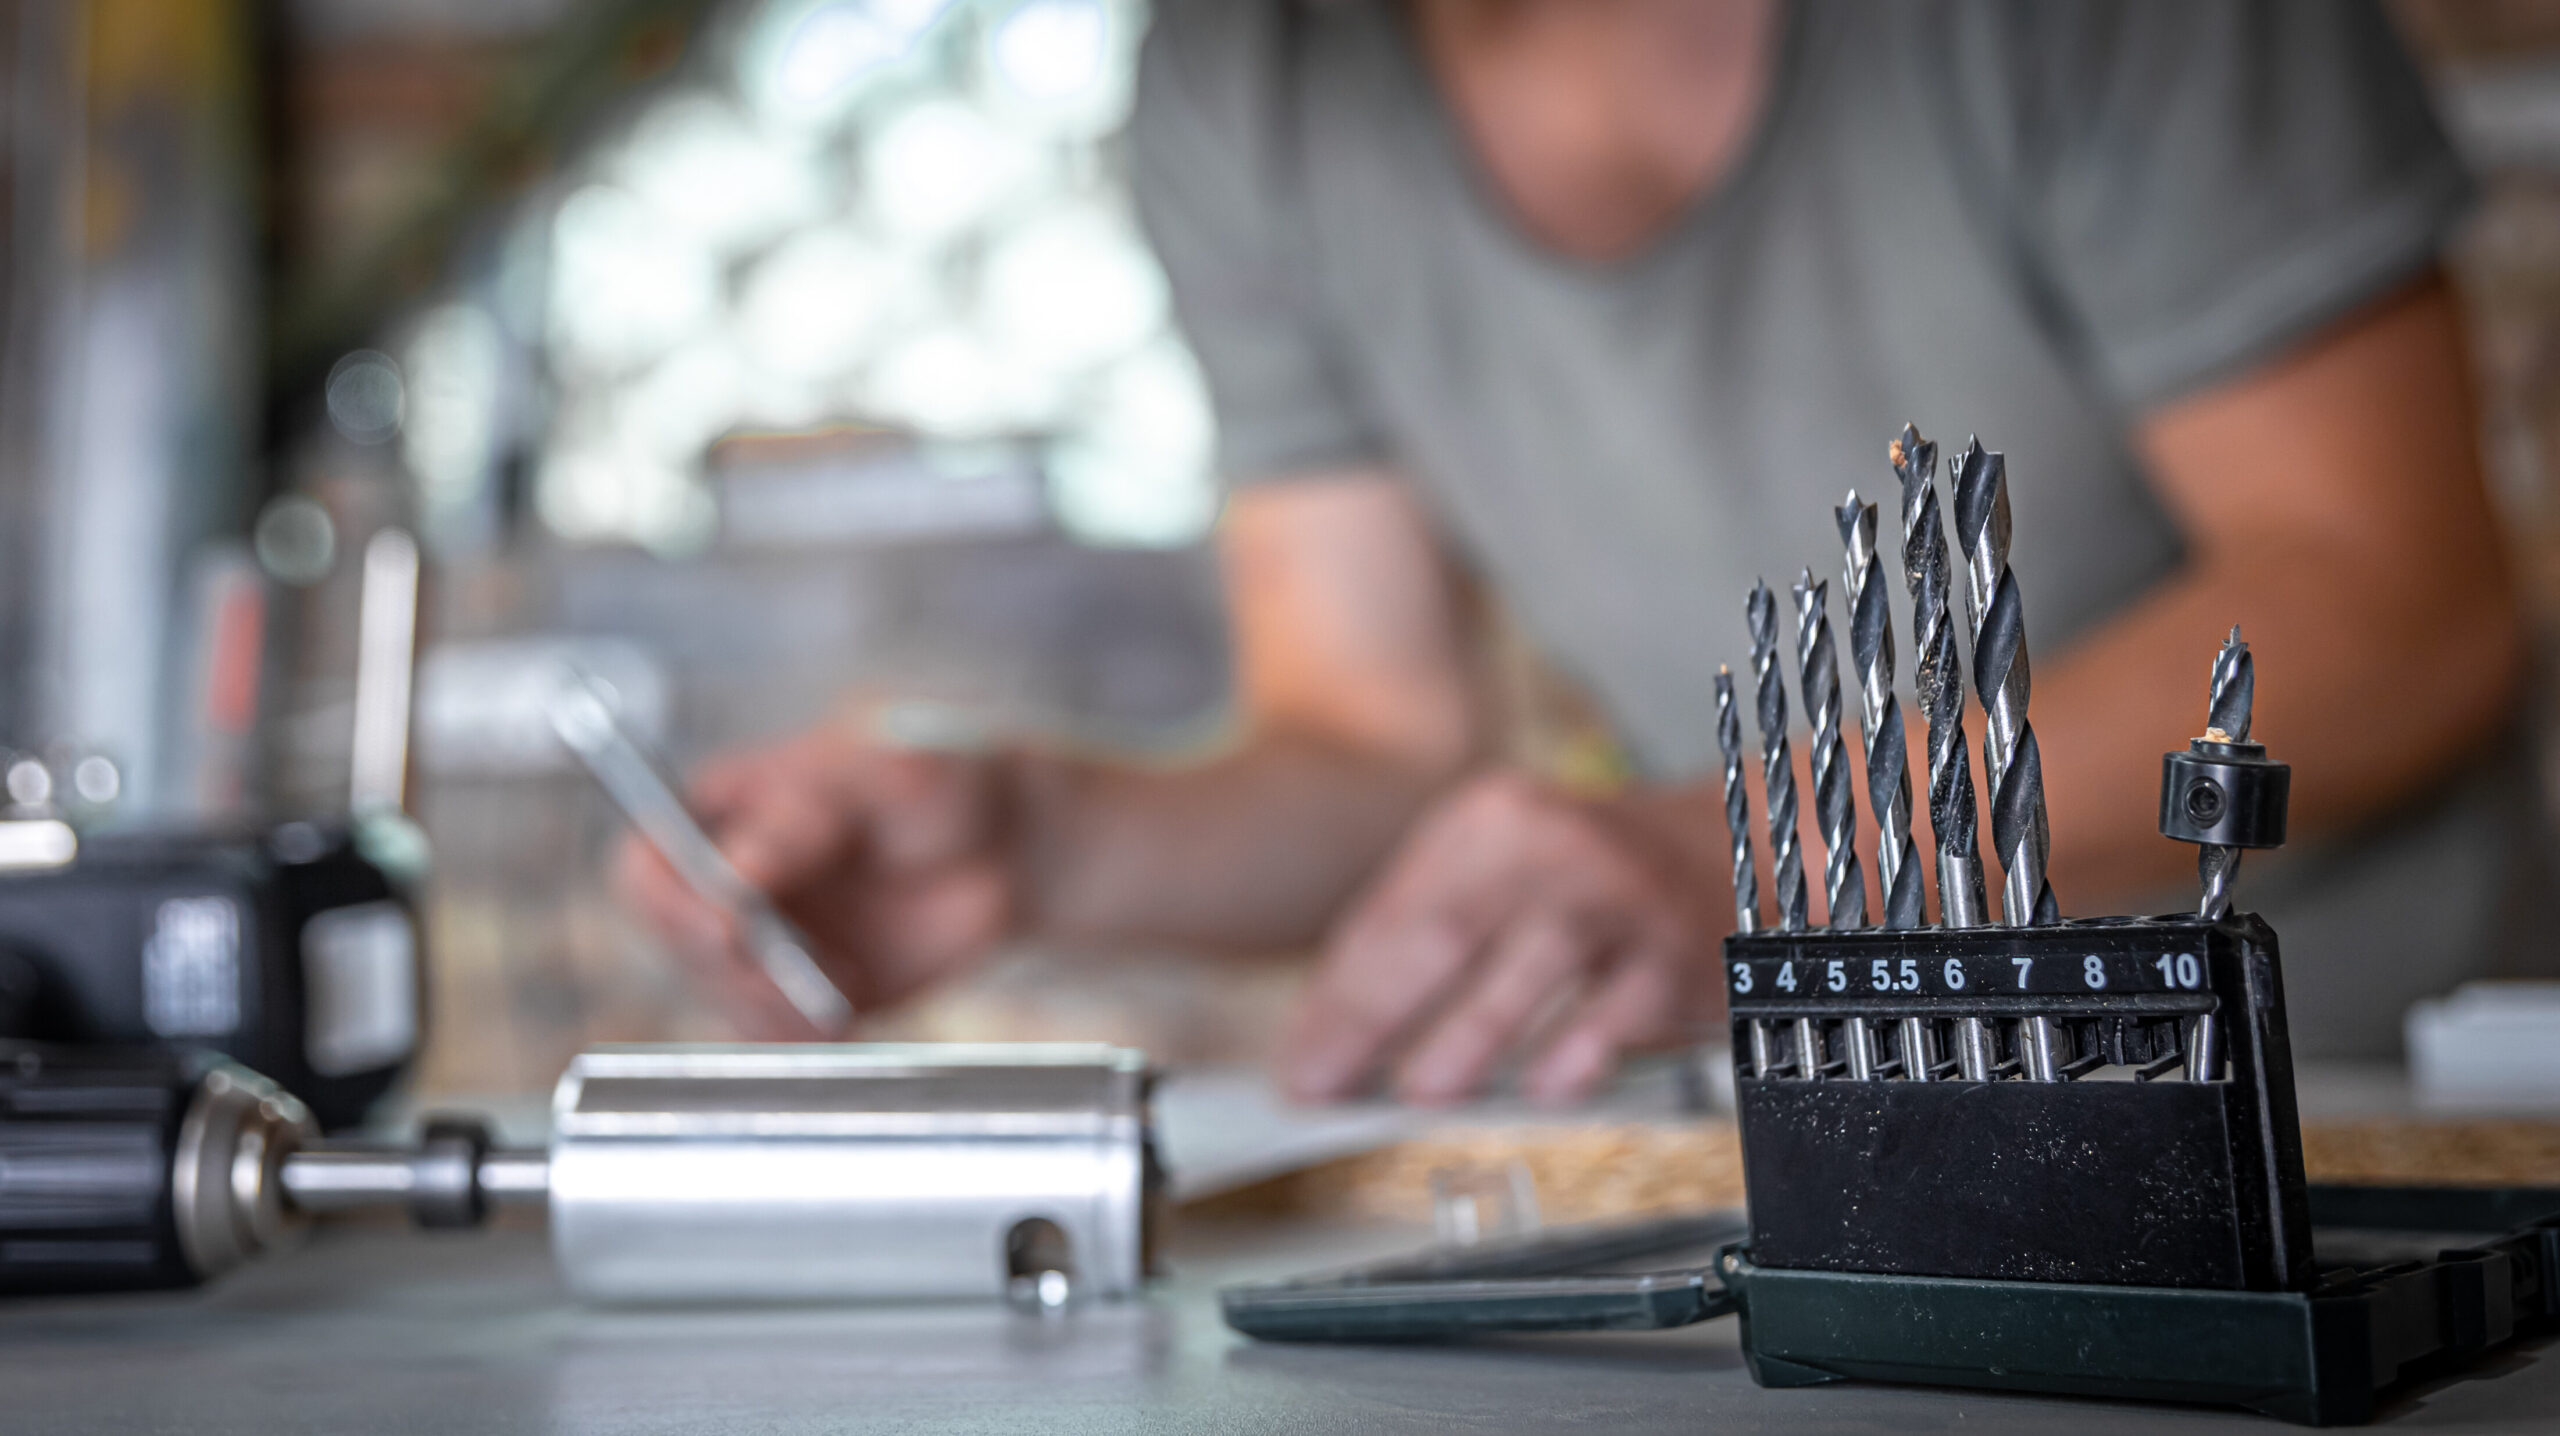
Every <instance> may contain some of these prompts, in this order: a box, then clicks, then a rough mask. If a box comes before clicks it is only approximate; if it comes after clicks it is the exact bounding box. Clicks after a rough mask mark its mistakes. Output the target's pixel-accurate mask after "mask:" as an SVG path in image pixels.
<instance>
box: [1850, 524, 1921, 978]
mask: <svg viewBox="0 0 2560 1436" xmlns="http://www.w3.org/2000/svg"><path fill="white" fill-rule="evenodd" d="M1835 517H1837V518H1838V519H1839V521H1840V541H1841V543H1842V544H1844V545H1845V546H1846V547H1847V548H1848V563H1847V565H1846V567H1844V568H1843V569H1842V570H1841V585H1842V587H1843V588H1844V589H1845V590H1846V591H1847V595H1848V601H1849V662H1850V665H1851V666H1852V667H1853V668H1854V669H1856V671H1857V674H1858V699H1859V711H1858V719H1859V731H1860V732H1861V733H1863V734H1864V735H1865V736H1866V740H1867V805H1868V806H1869V807H1870V808H1872V809H1873V810H1874V811H1875V815H1876V886H1877V888H1878V889H1879V890H1880V891H1881V892H1882V893H1883V895H1884V925H1885V926H1886V927H1890V928H1904V927H1918V926H1919V925H1920V919H1921V878H1920V864H1919V863H1918V861H1916V859H1917V858H1918V856H1919V853H1918V851H1917V850H1916V849H1915V848H1913V846H1912V843H1911V763H1910V759H1909V757H1908V755H1907V754H1906V753H1905V752H1904V750H1903V734H1902V705H1901V703H1900V702H1899V701H1898V700H1896V699H1895V697H1894V696H1893V609H1892V606H1891V605H1890V604H1889V603H1888V602H1887V599H1888V596H1889V591H1888V590H1887V588H1886V587H1885V583H1884V561H1883V560H1882V559H1881V558H1880V557H1878V556H1877V554H1876V506H1875V505H1873V504H1867V503H1860V502H1859V501H1858V491H1857V490H1856V489H1851V490H1850V491H1849V501H1848V502H1847V503H1844V504H1842V505H1841V506H1840V507H1839V509H1838V510H1837V511H1836V513H1835Z"/></svg>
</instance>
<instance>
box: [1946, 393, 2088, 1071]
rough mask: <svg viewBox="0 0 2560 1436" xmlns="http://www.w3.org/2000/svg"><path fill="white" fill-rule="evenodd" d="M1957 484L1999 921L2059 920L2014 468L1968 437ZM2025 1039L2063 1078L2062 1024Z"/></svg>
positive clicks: (2025, 1046) (2038, 1021) (2021, 1050)
mask: <svg viewBox="0 0 2560 1436" xmlns="http://www.w3.org/2000/svg"><path fill="white" fill-rule="evenodd" d="M1955 488H1956V501H1955V502H1956V540H1957V542H1958V543H1960V544H1962V545H1963V547H1964V553H1965V577H1966V585H1965V587H1966V594H1965V597H1966V604H1965V608H1966V612H1967V613H1968V614H1969V615H1970V616H1971V617H1972V619H1973V681H1974V693H1975V695H1976V696H1978V697H1979V698H1980V699H1981V700H1982V777H1983V781H1984V782H1985V783H1986V784H1987V785H1989V787H1990V789H1991V846H1992V849H1993V850H1994V851H1995V852H1997V853H1998V854H1999V855H2000V917H2001V920H2002V921H2003V922H2005V923H2007V924H2008V925H2009V926H2011V927H2025V926H2028V925H2030V924H2034V923H2048V922H2059V921H2061V918H2062V915H2061V913H2060V912H2059V911H2058V910H2057V908H2056V906H2055V904H2054V900H2053V885H2052V884H2051V883H2049V882H2047V881H2045V875H2044V864H2045V852H2046V849H2047V846H2048V843H2049V840H2048V838H2047V834H2046V828H2045V814H2044V760H2043V758H2042V756H2041V755H2040V754H2039V753H2038V751H2037V749H2036V730H2035V728H2034V726H2033V725H2031V724H2029V723H2028V721H2027V689H2028V669H2027V620H2026V612H2025V609H2024V606H2023V604H2022V602H2021V600H2020V599H2019V596H2018V580H2017V577H2016V575H2014V574H2012V573H2011V572H2010V571H2009V469H2008V464H2007V462H2006V461H2005V460H2004V459H2002V458H2001V456H2000V455H1998V454H1995V453H1990V452H1987V451H1985V450H1984V449H1983V447H1982V445H1981V444H1980V443H1979V442H1977V441H1975V440H1971V439H1968V440H1966V441H1965V446H1964V453H1963V454H1961V455H1960V456H1958V457H1957V459H1956V463H1955ZM2018 1039H2019V1040H2018V1066H2019V1068H2020V1070H2022V1071H2023V1072H2024V1073H2025V1074H2026V1077H2027V1079H2028V1080H2029V1081H2032V1082H2055V1081H2059V1080H2061V1075H2062V1072H2061V1069H2062V1068H2063V1066H2064V1065H2065V1064H2067V1063H2068V1062H2069V1061H2070V1056H2069V1051H2068V1048H2069V1040H2068V1035H2067V1034H2066V1033H2065V1032H2064V1031H2063V1029H2062V1025H2061V1024H2060V1023H2058V1022H2056V1021H2055V1020H2054V1019H2052V1018H2050V1017H2028V1018H2022V1019H2020V1021H2019V1023H2018Z"/></svg>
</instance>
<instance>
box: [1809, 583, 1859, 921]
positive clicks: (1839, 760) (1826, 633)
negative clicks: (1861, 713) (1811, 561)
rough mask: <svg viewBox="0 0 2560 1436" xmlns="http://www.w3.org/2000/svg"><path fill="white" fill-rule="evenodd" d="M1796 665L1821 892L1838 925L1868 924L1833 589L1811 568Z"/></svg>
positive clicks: (1832, 919) (1832, 918)
mask: <svg viewBox="0 0 2560 1436" xmlns="http://www.w3.org/2000/svg"><path fill="white" fill-rule="evenodd" d="M1795 599H1796V664H1797V668H1798V670H1799V672H1800V673H1801V674H1802V680H1801V681H1802V682H1803V684H1804V690H1803V691H1804V713H1805V721H1807V722H1809V723H1811V724H1812V725H1813V734H1812V738H1811V743H1812V748H1813V754H1812V758H1813V764H1812V766H1813V816H1814V821H1815V822H1816V824H1818V825H1819V826H1820V827H1821V829H1822V892H1823V899H1824V901H1825V903H1826V904H1827V905H1828V907H1829V909H1830V913H1831V926H1833V927H1865V926H1866V925H1867V880H1866V874H1865V873H1864V872H1863V871H1862V870H1861V869H1860V868H1859V866H1858V803H1857V798H1856V795H1855V794H1854V793H1852V792H1851V785H1852V782H1853V781H1854V780H1853V779H1852V778H1851V776H1850V773H1849V744H1848V742H1847V740H1846V739H1844V738H1843V737H1842V736H1841V734H1840V662H1839V658H1838V656H1837V654H1836V653H1835V652H1834V649H1833V644H1832V640H1831V585H1830V584H1829V583H1827V582H1821V583H1817V582H1815V580H1814V577H1813V570H1811V569H1806V570H1805V571H1804V575H1803V577H1801V578H1799V579H1797V580H1796V584H1795Z"/></svg>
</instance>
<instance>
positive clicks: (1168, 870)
mask: <svg viewBox="0 0 2560 1436" xmlns="http://www.w3.org/2000/svg"><path fill="white" fill-rule="evenodd" d="M1016 771H1017V773H1018V775H1019V777H1018V786H1017V790H1016V791H1017V793H1018V796H1019V801H1020V807H1019V810H1018V814H1017V821H1018V824H1019V828H1018V832H1019V839H1018V841H1019V845H1020V846H1019V852H1020V854H1021V856H1020V861H1021V863H1022V871H1023V877H1024V880H1025V883H1024V892H1025V900H1024V901H1025V907H1026V909H1027V911H1026V912H1025V913H1024V914H1023V927H1024V929H1025V931H1026V932H1027V933H1028V934H1029V935H1032V936H1035V937H1039V938H1045V939H1049V940H1055V941H1064V942H1107V941H1141V942H1144V941H1154V942H1165V943H1173V944H1181V945H1186V946H1195V947H1208V948H1219V949H1228V950H1237V951H1273V950H1279V949H1286V948H1294V947H1304V946H1308V945H1311V944H1313V943H1314V942H1315V941H1316V940H1317V939H1318V938H1319V937H1320V936H1321V935H1322V933H1323V931H1324V927H1325V925H1326V923H1328V922H1329V921H1330V920H1331V919H1332V917H1333V916H1334V914H1335V913H1336V912H1337V911H1338V910H1340V908H1341V907H1342V906H1343V904H1344V903H1345V902H1347V901H1348V900H1349V899H1350V898H1351V896H1352V895H1353V894H1354V893H1355V892H1356V891H1357V889H1358V888H1359V886H1360V884H1361V883H1362V882H1364V881H1365V880H1366V879H1367V878H1368V876H1369V874H1370V873H1371V872H1372V871H1373V870H1374V869H1375V868H1376V867H1377V865H1378V864H1379V862H1380V861H1381V860H1382V859H1383V858H1384V857H1385V856H1386V854H1387V852H1388V851H1389V850H1390V849H1391V848H1392V847H1393V846H1394V844H1395V842H1396V840H1397V839H1398V838H1399V837H1400V836H1401V835H1402V834H1403V832H1404V830H1405V828H1406V826H1407V824H1409V823H1410V822H1411V821H1412V819H1413V816H1414V814H1415V813H1416V811H1417V810H1419V809H1420V808H1421V806H1422V805H1423V803H1424V802H1425V801H1426V800H1427V799H1428V798H1429V797H1430V796H1431V795H1433V794H1434V793H1436V792H1438V791H1439V790H1440V789H1441V788H1442V787H1444V786H1445V785H1446V783H1447V782H1448V781H1449V780H1450V778H1451V777H1452V776H1454V772H1453V769H1452V768H1450V767H1449V766H1447V765H1428V764H1420V763H1415V762H1410V761H1398V760H1395V759H1390V758H1385V757H1381V756H1377V755H1374V754H1369V753H1364V752H1361V751H1359V750H1357V749H1354V748H1350V747H1346V746H1343V745H1340V744H1335V743H1328V742H1324V741H1321V740H1317V739H1312V738H1307V737H1301V736H1296V735H1279V734H1275V735H1272V736H1269V737H1264V738H1259V739H1257V740H1255V741H1254V742H1252V743H1251V744H1249V745H1247V746H1246V747H1244V748H1243V749H1241V750H1239V751H1238V752H1236V753H1234V754H1232V755H1230V756H1227V757H1225V758H1222V759H1219V760H1217V761H1214V762H1211V763H1208V764H1205V765H1202V766H1198V767H1190V768H1183V769H1179V770H1149V769H1143V768H1132V767H1125V766H1118V765H1108V764H1101V763H1095V762H1090V761H1085V760H1079V759H1070V758H1063V757H1053V756H1045V755H1031V756H1026V757H1024V758H1023V759H1021V760H1020V762H1019V766H1018V768H1017V770H1016Z"/></svg>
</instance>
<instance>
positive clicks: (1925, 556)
mask: <svg viewBox="0 0 2560 1436" xmlns="http://www.w3.org/2000/svg"><path fill="white" fill-rule="evenodd" d="M1886 454H1887V456H1888V457H1890V458H1891V459H1892V461H1893V472H1894V477H1896V478H1897V479H1899V480H1901V482H1902V576H1903V581H1904V582H1905V583H1906V584H1907V585H1909V587H1910V590H1911V680H1912V684H1913V686H1914V688H1915V690H1916V692H1917V694H1918V697H1919V701H1920V716H1921V718H1922V719H1923V720H1924V721H1925V722H1926V723H1927V724H1928V728H1929V826H1930V827H1931V829H1932V830H1934V831H1935V833H1936V836H1937V841H1936V847H1937V874H1938V918H1939V920H1940V921H1941V922H1943V923H1945V924H1946V925H1947V926H1948V927H1979V926H1981V925H1982V923H1983V921H1984V915H1985V911H1986V909H1987V908H1988V907H1989V906H1990V904H1989V903H1988V901H1987V900H1986V899H1985V896H1984V893H1983V888H1982V852H1981V849H1980V848H1979V847H1977V846H1976V842H1975V837H1974V821H1975V819H1974V806H1973V759H1972V757H1971V756H1970V755H1969V754H1968V753H1967V752H1966V751H1965V741H1964V667H1963V663H1962V660H1960V659H1959V658H1957V656H1956V641H1955V631H1954V626H1953V624H1952V623H1951V622H1950V621H1949V619H1948V616H1947V586H1948V572H1947V541H1946V534H1945V532H1944V531H1943V530H1942V529H1941V528H1940V527H1939V524H1938V486H1937V483H1936V475H1937V469H1938V446H1937V445H1936V444H1933V443H1931V442H1929V441H1928V440H1926V439H1924V438H1921V437H1920V431H1919V430H1918V429H1916V428H1914V427H1912V426H1911V425H1909V424H1905V425H1903V426H1902V437H1901V438H1899V439H1897V440H1895V441H1894V442H1893V445H1892V447H1891V448H1889V449H1888V450H1886ZM1955 1031H1956V1052H1955V1058H1956V1069H1957V1071H1958V1073H1959V1074H1960V1075H1962V1076H1963V1077H1964V1079H1965V1080H1966V1081H1968V1082H1987V1081H1989V1080H1990V1079H1991V1069H1992V1067H1993V1066H1995V1065H1996V1058H1997V1053H1996V1051H1995V1050H1994V1044H1993V1042H1992V1037H1991V1029H1990V1028H1989V1026H1988V1025H1987V1024H1985V1023H1984V1022H1983V1020H1982V1019H1981V1018H1979V1017H1961V1018H1958V1019H1956V1029H1955ZM1905 1035H1906V1036H1908V1035H1910V1034H1908V1033H1906V1034H1905ZM1903 1062H1904V1065H1905V1067H1906V1068H1907V1069H1909V1072H1910V1075H1913V1076H1917V1075H1919V1071H1920V1070H1921V1067H1922V1064H1923V1063H1924V1062H1925V1054H1923V1053H1920V1052H1918V1051H1916V1050H1913V1049H1911V1048H1909V1047H1906V1048H1905V1050H1904V1054H1903Z"/></svg>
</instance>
